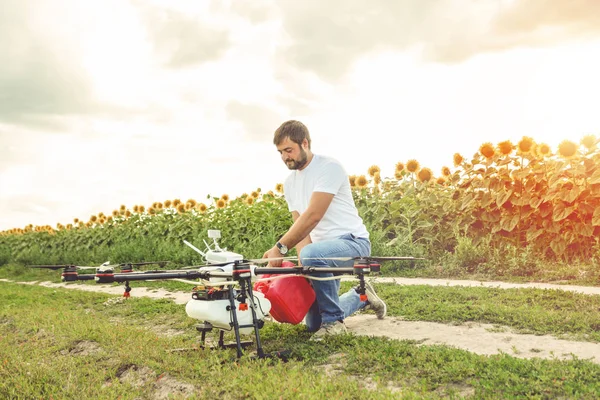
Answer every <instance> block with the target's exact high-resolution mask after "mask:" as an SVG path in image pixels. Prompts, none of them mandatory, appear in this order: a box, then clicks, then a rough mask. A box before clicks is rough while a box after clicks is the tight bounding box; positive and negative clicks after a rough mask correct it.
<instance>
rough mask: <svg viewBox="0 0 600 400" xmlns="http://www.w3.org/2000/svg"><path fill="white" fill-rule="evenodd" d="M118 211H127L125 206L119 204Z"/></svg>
mask: <svg viewBox="0 0 600 400" xmlns="http://www.w3.org/2000/svg"><path fill="white" fill-rule="evenodd" d="M119 210H123V211H125V210H127V207H126V206H125V204H121V207H119Z"/></svg>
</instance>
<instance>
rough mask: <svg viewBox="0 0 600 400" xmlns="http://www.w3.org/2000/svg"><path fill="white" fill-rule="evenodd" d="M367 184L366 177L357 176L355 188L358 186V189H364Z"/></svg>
mask: <svg viewBox="0 0 600 400" xmlns="http://www.w3.org/2000/svg"><path fill="white" fill-rule="evenodd" d="M367 183H369V182H368V181H367V177H366V176H364V175H359V176H358V177H357V178H356V186H358V187H359V188H364V187H365V186H367Z"/></svg>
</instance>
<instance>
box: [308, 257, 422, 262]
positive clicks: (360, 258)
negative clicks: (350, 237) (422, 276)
mask: <svg viewBox="0 0 600 400" xmlns="http://www.w3.org/2000/svg"><path fill="white" fill-rule="evenodd" d="M307 260H333V261H351V260H354V261H357V260H369V261H402V260H404V261H410V260H425V258H419V257H393V256H390V257H376V256H373V257H371V256H365V257H360V256H359V257H311V258H307Z"/></svg>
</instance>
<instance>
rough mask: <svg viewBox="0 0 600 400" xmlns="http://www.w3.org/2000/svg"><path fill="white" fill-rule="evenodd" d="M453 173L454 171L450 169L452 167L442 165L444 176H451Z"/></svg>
mask: <svg viewBox="0 0 600 400" xmlns="http://www.w3.org/2000/svg"><path fill="white" fill-rule="evenodd" d="M451 174H452V172H451V171H450V168H448V167H442V175H443V176H450V175H451Z"/></svg>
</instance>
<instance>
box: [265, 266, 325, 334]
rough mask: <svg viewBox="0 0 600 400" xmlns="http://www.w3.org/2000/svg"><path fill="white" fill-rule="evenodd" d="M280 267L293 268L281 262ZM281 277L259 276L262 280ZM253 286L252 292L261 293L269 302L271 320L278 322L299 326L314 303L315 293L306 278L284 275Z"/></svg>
mask: <svg viewBox="0 0 600 400" xmlns="http://www.w3.org/2000/svg"><path fill="white" fill-rule="evenodd" d="M281 266H282V267H292V266H294V264H293V263H291V262H289V261H288V262H285V261H284V262H283V263H282V265H281ZM276 276H282V275H267V274H265V275H261V279H262V278H269V277H276ZM283 276H285V277H284V278H277V279H273V280H267V281H262V282H256V283H255V284H254V290H256V291H257V292H261V293H262V294H264V295H265V297H266V298H267V299H268V300H269V301H270V302H271V311H270V312H269V313H270V314H271V316H272V317H273V319H274V320H275V321H278V322H285V323H289V324H293V325H296V324H299V323H300V322H302V320H303V319H304V317H305V316H306V313H307V312H308V310H309V309H310V306H312V304H313V303H314V301H315V298H316V297H315V291H314V290H313V288H312V286H311V285H310V283H308V281H307V280H306V278H304V277H303V276H298V275H292V276H290V275H285V274H283Z"/></svg>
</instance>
